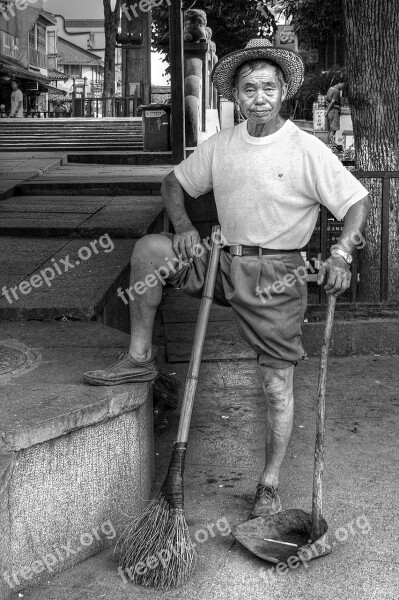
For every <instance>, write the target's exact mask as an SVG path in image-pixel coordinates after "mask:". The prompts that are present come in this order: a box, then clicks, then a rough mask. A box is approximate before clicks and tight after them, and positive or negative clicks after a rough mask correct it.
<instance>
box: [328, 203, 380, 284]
mask: <svg viewBox="0 0 399 600" xmlns="http://www.w3.org/2000/svg"><path fill="white" fill-rule="evenodd" d="M370 209H371V202H370V200H369V198H368V196H366V197H365V198H363V199H362V200H359V202H356V204H354V205H353V206H351V207H350V209H349V210H348V212H347V213H346V215H345V218H344V228H343V230H342V234H341V237H340V238H339V241H338V246H340V247H341V248H342V250H344V251H345V252H348V253H349V254H352V253H353V251H354V250H355V248H356V246H358V245H359V243H360V241H361V240H362V239H363V235H362V234H363V232H364V228H365V226H366V222H367V217H368V215H369V212H370ZM326 278H327V281H326V285H325V287H324V289H325V290H326V292H327V294H335V295H336V296H340V295H341V294H343V293H344V292H346V290H347V289H348V288H349V286H350V283H351V272H350V268H349V265H348V264H347V262H346V260H345V259H344V258H343V257H341V256H330V257H329V258H328V260H326V262H325V263H323V264H322V266H321V269H320V271H319V274H318V278H317V283H318V284H319V285H322V283H323V282H324V280H325V279H326Z"/></svg>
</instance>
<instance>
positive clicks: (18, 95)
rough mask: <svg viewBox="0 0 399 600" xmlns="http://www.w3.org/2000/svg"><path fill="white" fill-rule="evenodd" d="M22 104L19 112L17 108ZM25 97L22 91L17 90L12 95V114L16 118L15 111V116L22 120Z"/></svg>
mask: <svg viewBox="0 0 399 600" xmlns="http://www.w3.org/2000/svg"><path fill="white" fill-rule="evenodd" d="M20 102H22V105H21V108H20V109H19V110H18V111H17V107H18V104H19V103H20ZM23 103H24V96H23V94H22V92H21V90H15V91H14V92H12V94H11V114H12V115H13V116H14V114H15V111H17V112H16V114H15V116H16V117H18V118H21V117H23V116H24V105H23Z"/></svg>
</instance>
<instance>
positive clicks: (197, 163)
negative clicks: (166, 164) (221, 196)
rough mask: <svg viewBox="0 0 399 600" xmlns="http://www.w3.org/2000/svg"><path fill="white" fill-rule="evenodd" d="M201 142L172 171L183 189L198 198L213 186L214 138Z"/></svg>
mask: <svg viewBox="0 0 399 600" xmlns="http://www.w3.org/2000/svg"><path fill="white" fill-rule="evenodd" d="M215 137H216V136H212V137H211V138H209V139H208V140H205V142H202V144H200V145H199V146H198V148H197V149H196V150H195V151H194V152H193V154H191V155H190V156H189V157H188V158H186V160H183V162H182V163H180V165H177V166H176V167H175V169H174V173H175V175H176V177H177V179H178V180H179V182H180V184H181V185H182V187H183V188H184V190H185V191H186V192H187V194H189V195H190V196H192V197H193V198H198V196H202V195H203V194H206V193H207V192H210V191H211V190H212V188H213V177H212V156H213V150H214V147H215V141H216V140H215V139H214V138H215Z"/></svg>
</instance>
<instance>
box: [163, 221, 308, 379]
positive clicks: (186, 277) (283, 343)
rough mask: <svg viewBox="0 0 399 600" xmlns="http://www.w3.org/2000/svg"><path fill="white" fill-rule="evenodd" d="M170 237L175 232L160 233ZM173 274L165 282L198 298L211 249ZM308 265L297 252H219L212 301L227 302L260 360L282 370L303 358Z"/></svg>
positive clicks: (241, 333)
mask: <svg viewBox="0 0 399 600" xmlns="http://www.w3.org/2000/svg"><path fill="white" fill-rule="evenodd" d="M162 235H166V236H167V237H169V238H170V239H173V235H172V234H169V233H163V234H162ZM203 248H204V253H203V254H202V256H200V257H196V258H194V259H193V261H192V262H191V263H189V264H187V265H186V266H184V267H182V268H181V269H180V270H176V273H173V274H172V275H170V276H169V277H168V279H167V281H168V283H169V284H170V285H172V286H174V287H180V288H181V289H182V290H183V291H184V292H185V293H186V294H188V295H189V296H193V297H195V298H201V295H202V289H203V286H204V283H205V272H206V265H207V259H208V254H209V252H208V251H207V250H206V249H205V247H204V246H203ZM306 276H307V273H306V268H305V265H304V261H303V259H302V256H301V254H300V252H292V253H287V254H273V255H265V256H262V258H259V257H257V256H245V257H241V256H232V255H231V254H230V253H229V252H226V251H224V250H222V251H221V255H220V262H219V270H218V274H217V279H216V286H215V294H214V300H215V302H216V303H217V304H219V305H221V306H231V307H232V309H233V311H234V315H235V319H236V322H237V326H238V331H239V333H240V335H241V336H242V338H243V339H244V340H245V341H246V342H248V344H249V345H250V346H251V347H252V348H253V349H254V351H255V352H256V354H257V355H258V364H260V365H264V366H268V367H273V368H275V369H286V368H288V367H290V366H291V365H292V364H296V363H297V362H298V361H299V360H301V359H302V357H303V356H304V354H305V353H304V350H303V348H302V343H301V336H302V331H301V326H302V323H303V319H304V314H305V310H306V306H307V284H306Z"/></svg>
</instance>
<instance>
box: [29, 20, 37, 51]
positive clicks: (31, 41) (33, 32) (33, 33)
mask: <svg viewBox="0 0 399 600" xmlns="http://www.w3.org/2000/svg"><path fill="white" fill-rule="evenodd" d="M29 46H30V47H31V48H33V49H34V50H36V25H33V27H32V29H31V30H30V31H29Z"/></svg>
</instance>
